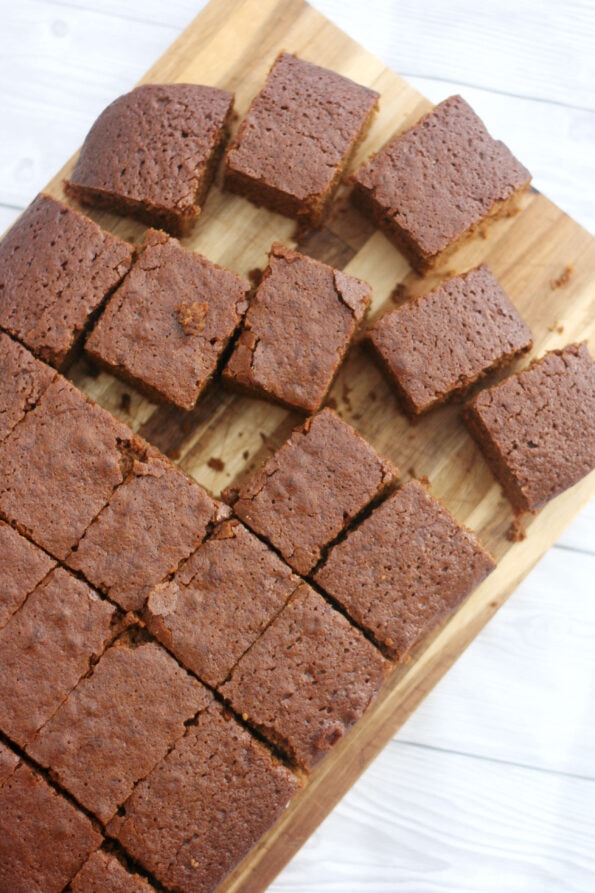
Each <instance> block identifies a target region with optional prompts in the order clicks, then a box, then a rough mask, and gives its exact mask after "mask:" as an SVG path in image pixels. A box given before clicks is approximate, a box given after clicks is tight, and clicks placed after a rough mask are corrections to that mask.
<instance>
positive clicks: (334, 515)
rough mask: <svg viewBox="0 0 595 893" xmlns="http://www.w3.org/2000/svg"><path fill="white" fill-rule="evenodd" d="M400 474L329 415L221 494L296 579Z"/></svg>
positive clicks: (298, 431)
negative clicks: (241, 484) (286, 565)
mask: <svg viewBox="0 0 595 893" xmlns="http://www.w3.org/2000/svg"><path fill="white" fill-rule="evenodd" d="M396 474H397V471H396V469H395V468H393V466H392V465H391V464H390V463H389V462H388V461H386V460H385V459H382V458H381V457H380V456H379V455H378V454H377V453H376V451H375V450H374V449H373V448H372V447H371V446H370V444H369V443H367V442H366V441H365V440H364V439H363V438H362V437H360V436H359V434H357V432H356V431H355V430H354V429H353V428H352V427H351V426H350V425H348V424H346V422H343V421H342V420H341V419H340V418H339V417H338V416H337V415H336V414H335V413H334V412H332V410H330V409H324V410H322V412H320V413H318V415H315V416H312V417H311V418H309V419H308V420H307V421H306V423H305V424H304V425H303V427H302V428H298V429H296V430H295V431H294V432H293V434H292V435H291V437H290V438H289V440H288V441H287V442H286V443H285V444H283V446H282V447H281V448H280V449H279V450H277V452H276V453H274V455H273V456H271V458H270V459H269V460H268V462H267V463H266V464H265V466H264V467H263V468H262V469H261V470H260V471H258V472H256V474H255V475H253V477H252V478H251V479H250V480H249V481H248V482H247V483H246V484H244V485H243V486H242V487H240V488H239V489H238V490H230V491H228V492H227V494H224V498H225V497H227V498H229V499H230V501H232V502H233V510H234V512H235V514H236V515H237V516H238V518H240V519H241V520H242V521H243V522H244V523H245V524H247V525H248V527H250V528H251V529H252V530H253V531H254V532H255V533H257V534H259V535H260V536H263V537H265V539H267V540H268V541H269V543H271V545H273V546H274V547H275V548H276V549H277V550H278V551H279V552H280V553H281V555H282V556H283V558H284V559H285V561H287V563H288V564H289V565H291V567H293V568H294V569H295V570H296V571H297V572H298V573H299V574H307V573H309V572H310V571H311V570H312V568H313V567H314V566H315V565H316V564H317V563H318V562H319V561H320V558H321V557H322V553H323V550H324V549H325V547H326V546H327V545H328V544H329V543H330V542H331V541H332V540H334V539H335V538H336V537H337V536H338V535H339V534H340V533H341V532H342V531H343V530H344V528H345V527H346V526H347V524H348V523H349V522H350V521H351V520H352V519H353V518H354V517H355V516H356V515H357V514H358V513H359V512H361V511H362V510H363V509H364V508H365V507H366V506H367V505H368V504H369V503H370V502H371V501H372V500H373V499H375V498H376V497H377V496H378V495H379V494H380V493H382V492H383V491H384V490H385V489H386V488H387V487H388V486H389V485H390V484H391V483H392V482H393V481H394V479H395V477H396Z"/></svg>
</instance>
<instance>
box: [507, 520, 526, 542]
mask: <svg viewBox="0 0 595 893" xmlns="http://www.w3.org/2000/svg"><path fill="white" fill-rule="evenodd" d="M506 539H507V540H508V541H509V542H510V543H521V542H522V541H523V540H524V539H527V531H526V530H525V528H524V527H523V522H522V521H521V520H520V518H515V519H514V521H512V522H511V524H510V527H509V528H508V530H507V531H506Z"/></svg>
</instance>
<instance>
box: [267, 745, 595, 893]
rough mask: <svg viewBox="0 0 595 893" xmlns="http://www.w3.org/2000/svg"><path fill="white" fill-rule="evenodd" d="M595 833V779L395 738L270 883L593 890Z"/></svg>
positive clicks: (449, 892) (331, 889)
mask: <svg viewBox="0 0 595 893" xmlns="http://www.w3.org/2000/svg"><path fill="white" fill-rule="evenodd" d="M388 792H390V793H388ZM594 839H595V782H593V781H587V780H583V779H577V778H570V777H563V776H559V775H550V774H548V773H543V772H538V771H535V770H531V769H527V768H522V767H518V766H513V765H509V764H504V763H494V762H489V761H485V760H481V759H473V758H470V757H465V756H460V755H457V754H451V753H440V752H438V751H431V750H426V749H423V748H420V747H417V746H410V745H406V744H402V743H398V742H393V743H392V744H390V745H389V746H388V747H387V749H386V750H385V751H384V753H383V754H382V755H381V756H380V757H379V758H378V760H377V761H376V762H375V763H374V765H373V766H372V767H371V768H370V769H369V770H368V771H367V772H366V774H365V775H364V776H363V777H362V778H361V779H360V780H359V782H358V783H357V784H356V785H355V786H354V787H353V788H352V790H351V791H350V792H349V794H348V795H347V796H346V797H345V799H344V800H343V801H342V803H341V804H340V805H339V806H338V807H337V809H336V810H335V811H334V812H333V814H332V815H331V816H330V817H329V818H328V819H327V820H326V821H325V822H324V824H323V825H322V826H321V827H320V828H319V830H318V831H317V832H316V833H315V834H314V835H313V837H312V838H311V840H310V841H308V843H307V844H306V845H305V846H304V848H303V849H302V851H301V852H300V853H299V855H298V856H297V857H296V858H295V859H294V861H293V862H292V863H291V864H290V865H289V866H288V867H287V868H286V870H285V871H284V872H283V874H282V875H281V876H280V877H279V878H278V879H277V881H276V882H275V883H273V884H272V886H271V887H270V888H269V889H270V893H313V891H315V893H502V891H503V890H506V891H507V893H535V891H539V893H561V891H564V893H592V890H593V877H594V876H595V855H594V853H595V851H594V849H593V840H594ZM329 854H330V855H329Z"/></svg>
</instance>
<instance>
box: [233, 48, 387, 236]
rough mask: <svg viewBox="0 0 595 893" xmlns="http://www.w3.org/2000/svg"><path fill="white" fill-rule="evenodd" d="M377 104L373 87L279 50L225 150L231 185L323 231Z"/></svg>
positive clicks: (376, 94)
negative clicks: (341, 183) (322, 225)
mask: <svg viewBox="0 0 595 893" xmlns="http://www.w3.org/2000/svg"><path fill="white" fill-rule="evenodd" d="M377 104H378V93H376V92H375V91H374V90H370V89H368V88H367V87H362V86H360V85H359V84H355V83H354V82H353V81H350V80H348V78H345V77H342V75H340V74H337V72H335V71H329V70H328V69H327V68H321V67H320V66H318V65H313V64H312V63H311V62H306V61H304V60H303V59H298V58H297V56H293V55H291V54H290V53H281V54H280V55H279V56H278V57H277V59H276V60H275V63H274V64H273V66H272V68H271V70H270V71H269V74H268V77H267V80H266V83H265V85H264V87H263V89H262V90H261V92H260V93H259V94H258V95H257V96H256V97H255V99H254V100H253V101H252V104H251V106H250V108H249V110H248V114H247V115H246V117H245V119H244V120H243V122H242V124H241V125H240V128H239V130H238V132H237V134H236V136H235V138H234V140H233V141H232V143H231V145H230V147H229V149H228V151H227V154H226V159H225V186H226V188H227V189H230V190H232V191H233V192H237V193H238V194H239V195H243V196H244V197H245V198H248V199H250V201H252V202H254V203H255V204H257V205H264V207H266V208H269V209H270V210H271V211H277V212H278V213H279V214H285V215H286V216H287V217H296V218H298V219H299V220H303V221H305V222H306V223H309V224H310V225H312V226H320V225H321V223H322V221H323V220H324V217H325V215H326V213H327V211H328V207H329V205H330V203H331V201H332V199H333V196H334V194H335V191H336V189H337V187H338V185H339V183H340V181H341V177H342V175H343V173H344V172H345V169H346V168H347V166H348V164H349V162H350V160H351V157H352V156H353V153H354V152H355V150H356V148H357V146H358V145H359V143H360V141H361V140H362V139H363V138H364V136H365V135H366V133H367V131H368V128H369V127H370V124H371V123H372V119H373V117H374V114H375V112H376V108H377Z"/></svg>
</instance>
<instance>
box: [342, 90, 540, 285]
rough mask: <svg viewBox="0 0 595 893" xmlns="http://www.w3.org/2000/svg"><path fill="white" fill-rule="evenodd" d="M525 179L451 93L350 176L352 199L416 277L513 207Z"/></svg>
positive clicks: (511, 158) (516, 164)
mask: <svg viewBox="0 0 595 893" xmlns="http://www.w3.org/2000/svg"><path fill="white" fill-rule="evenodd" d="M530 180H531V174H530V173H529V171H528V170H527V169H526V168H525V167H523V165H522V164H521V163H520V162H519V161H517V159H516V158H515V157H514V155H513V154H512V153H511V152H510V150H509V149H507V147H506V146H505V145H504V143H501V142H500V141H498V140H494V139H493V138H492V137H491V136H490V134H489V133H488V131H487V130H486V128H485V125H484V124H483V122H482V121H481V119H480V118H478V116H477V115H476V114H475V112H474V111H473V109H472V108H471V107H470V106H469V105H468V104H467V103H466V102H465V100H464V99H463V98H462V97H461V96H451V97H450V98H449V99H446V100H444V102H442V103H440V105H438V106H436V108H435V109H433V110H432V111H431V112H430V113H429V114H427V115H425V116H424V117H423V118H422V119H421V121H419V122H418V123H417V124H416V125H415V126H414V127H412V128H411V129H410V130H407V131H406V132H405V133H403V134H401V135H400V136H397V137H395V138H394V139H393V140H391V141H390V142H389V143H388V144H387V145H386V146H384V148H382V149H381V150H380V151H379V152H378V153H377V154H376V155H374V156H373V157H372V158H371V159H370V160H369V161H368V162H367V163H366V164H364V165H363V166H362V167H361V168H360V169H359V170H358V171H357V172H356V173H355V174H354V177H353V182H354V189H353V192H352V199H353V202H354V203H355V204H356V206H357V207H358V208H360V209H361V210H362V211H363V212H364V213H365V214H367V216H368V217H370V219H371V220H372V221H373V222H374V223H375V224H376V226H378V227H379V228H380V229H382V230H383V231H384V232H385V233H386V235H387V236H388V237H389V238H390V239H392V240H393V242H394V243H395V245H396V246H397V248H399V249H401V250H402V251H403V252H404V254H405V255H406V256H407V258H408V259H409V261H410V262H411V263H412V264H413V266H414V267H415V268H416V269H417V270H419V271H420V272H424V271H425V270H428V269H430V268H431V267H433V266H435V265H436V264H437V263H439V262H440V261H442V260H444V258H445V257H446V256H447V254H449V253H450V252H451V251H453V250H454V249H455V248H457V247H458V246H459V245H460V244H461V243H462V242H463V241H464V240H465V239H467V238H469V237H470V236H471V235H472V234H473V233H474V232H475V231H476V230H477V229H478V228H479V226H481V225H482V224H483V223H487V222H488V221H489V220H495V219H497V218H499V217H503V216H506V215H507V214H510V213H511V212H512V211H513V210H516V207H517V204H518V199H519V196H520V195H521V193H523V192H524V191H525V190H526V189H527V187H528V185H529V182H530Z"/></svg>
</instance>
